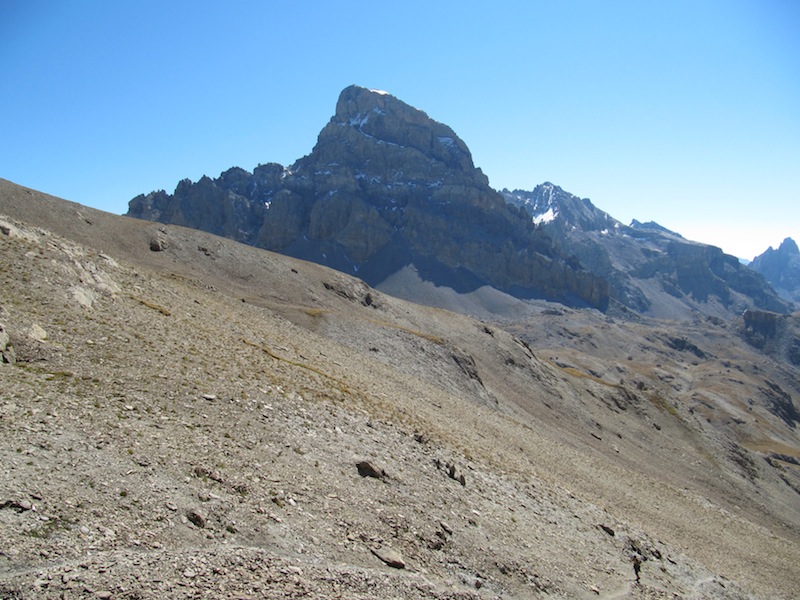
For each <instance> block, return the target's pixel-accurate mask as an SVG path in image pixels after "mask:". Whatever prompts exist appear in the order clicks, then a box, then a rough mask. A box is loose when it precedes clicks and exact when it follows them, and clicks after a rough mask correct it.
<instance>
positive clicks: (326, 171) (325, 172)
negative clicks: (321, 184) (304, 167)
mask: <svg viewBox="0 0 800 600" xmlns="http://www.w3.org/2000/svg"><path fill="white" fill-rule="evenodd" d="M330 174H331V172H330V171H328V170H325V171H314V175H330Z"/></svg>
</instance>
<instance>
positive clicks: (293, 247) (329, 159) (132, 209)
mask: <svg viewBox="0 0 800 600" xmlns="http://www.w3.org/2000/svg"><path fill="white" fill-rule="evenodd" d="M128 215H129V216H133V217H138V218H144V219H149V220H154V221H161V222H164V223H174V224H179V225H186V226H190V227H195V228H199V229H204V230H206V231H210V232H212V233H216V234H219V235H223V236H226V237H229V238H232V239H235V240H238V241H242V242H246V243H248V244H253V245H256V246H259V247H262V248H266V249H269V250H274V251H277V252H281V253H284V254H288V255H290V256H295V257H299V258H303V259H306V260H311V261H314V262H318V263H321V264H324V265H327V266H331V267H334V268H336V269H339V270H341V271H344V272H347V273H352V274H357V275H358V276H359V277H361V278H362V279H364V280H365V281H366V282H367V283H369V284H371V285H378V284H380V283H381V282H382V281H384V280H385V279H386V278H387V277H389V276H390V275H392V274H393V273H395V272H397V271H398V270H400V269H402V268H403V267H406V266H408V265H413V266H414V267H415V269H416V270H417V271H418V272H419V273H420V275H421V276H422V278H423V279H424V280H426V281H429V282H433V283H435V284H436V285H443V286H447V287H450V288H453V289H456V290H458V291H471V290H474V289H477V288H479V287H481V286H484V285H489V286H491V287H494V288H496V289H499V290H502V291H505V292H507V293H510V294H512V295H514V296H517V297H523V298H536V297H538V298H547V299H552V300H558V301H561V302H564V303H567V304H574V305H588V306H592V307H596V308H600V309H601V310H604V309H605V308H606V307H607V305H608V294H609V287H608V283H607V282H606V281H605V279H604V278H603V277H602V276H598V275H596V274H593V273H591V272H590V271H589V270H587V269H585V268H584V267H583V265H582V264H581V262H580V260H579V259H578V258H575V257H572V258H569V259H568V258H566V257H565V256H564V255H562V253H561V252H560V251H559V250H558V248H557V247H555V245H554V244H553V243H552V240H551V239H550V237H549V236H548V235H547V234H546V233H545V232H543V231H540V230H537V229H536V228H535V227H534V225H533V224H532V223H531V222H530V219H529V218H528V217H527V215H526V214H525V213H524V212H522V211H520V210H519V209H518V208H515V207H512V206H509V205H508V204H507V203H506V202H505V199H504V198H503V196H502V195H501V194H499V193H498V192H496V191H495V190H493V189H492V188H490V187H489V183H488V179H487V178H486V176H485V175H484V174H483V173H482V172H481V170H480V169H477V168H475V166H474V164H473V162H472V156H471V154H470V152H469V149H468V148H467V146H466V144H465V143H464V142H463V141H462V140H461V139H460V138H459V137H458V136H457V135H456V134H455V132H453V130H452V129H450V128H449V127H448V126H446V125H444V124H442V123H438V122H436V121H434V120H433V119H431V118H430V117H428V115H426V114H425V113H424V112H422V111H420V110H417V109H415V108H413V107H411V106H409V105H407V104H405V103H403V102H401V101H400V100H398V99H397V98H395V97H393V96H391V95H389V94H386V93H384V92H378V91H374V90H367V89H364V88H360V87H355V86H353V87H349V88H346V89H345V90H344V91H343V92H342V93H341V96H340V98H339V101H338V102H337V105H336V114H335V115H334V116H333V118H332V119H331V121H330V122H329V123H328V124H327V125H326V126H325V128H324V129H323V130H322V132H321V133H320V134H319V138H318V141H317V144H316V146H315V147H314V149H313V151H312V152H311V154H310V155H308V156H306V157H304V158H301V159H300V160H298V161H297V162H295V163H294V165H292V166H291V167H288V168H283V167H282V166H280V165H275V164H268V165H262V166H259V167H258V168H256V169H255V171H254V172H253V173H252V174H251V173H248V172H246V171H244V170H242V169H239V168H234V169H230V170H228V171H226V172H225V173H222V175H221V176H220V177H219V178H218V179H215V180H212V179H209V178H207V177H203V178H202V179H201V180H200V181H198V182H197V183H191V182H189V181H188V180H184V181H182V182H181V183H180V184H178V187H177V188H176V190H175V193H174V194H167V193H166V192H163V191H160V192H153V193H151V194H148V195H141V196H137V197H136V198H134V199H133V200H131V202H130V206H129V211H128Z"/></svg>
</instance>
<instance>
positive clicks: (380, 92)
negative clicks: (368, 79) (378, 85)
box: [370, 90, 390, 96]
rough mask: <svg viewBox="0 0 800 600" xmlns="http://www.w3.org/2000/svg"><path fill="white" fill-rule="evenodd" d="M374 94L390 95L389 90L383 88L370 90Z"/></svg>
mask: <svg viewBox="0 0 800 600" xmlns="http://www.w3.org/2000/svg"><path fill="white" fill-rule="evenodd" d="M370 92H372V93H373V94H380V95H381V96H389V95H390V94H389V92H384V91H383V90H370Z"/></svg>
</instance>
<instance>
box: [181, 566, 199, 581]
mask: <svg viewBox="0 0 800 600" xmlns="http://www.w3.org/2000/svg"><path fill="white" fill-rule="evenodd" d="M183 576H184V577H186V579H194V578H195V577H197V571H195V570H194V569H191V568H190V569H186V570H185V571H184V572H183Z"/></svg>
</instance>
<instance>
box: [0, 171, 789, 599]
mask: <svg viewBox="0 0 800 600" xmlns="http://www.w3.org/2000/svg"><path fill="white" fill-rule="evenodd" d="M0 232H2V233H0V286H2V295H1V296H0V324H2V326H3V334H5V335H6V336H7V337H5V338H4V337H0V341H2V343H3V346H4V348H3V351H4V353H3V356H4V357H5V361H6V362H5V364H2V365H0V389H2V394H1V395H0V429H2V435H0V440H2V441H1V442H0V457H1V458H0V465H2V466H1V467H0V523H1V524H2V525H1V526H0V535H1V536H2V540H0V541H1V542H2V543H0V591H1V592H2V594H0V595H3V596H4V597H12V598H13V597H22V598H51V597H59V596H60V595H64V596H66V597H92V596H94V597H105V598H148V597H162V598H184V597H201V596H207V597H298V598H299V597H305V598H308V597H311V598H331V597H338V598H364V597H375V598H384V597H400V598H498V597H500V598H526V597H530V598H536V597H550V598H553V597H555V598H597V597H600V598H626V597H627V598H673V597H687V598H751V597H752V598H775V597H783V598H790V597H793V596H796V595H797V593H798V590H800V579H798V575H797V574H796V569H795V568H794V567H795V565H796V564H797V561H798V559H800V546H799V545H798V542H799V541H800V532H799V531H798V524H800V517H799V516H798V512H799V511H800V507H799V506H798V498H800V496H798V494H797V492H796V491H795V489H793V487H792V486H796V472H795V471H794V469H796V468H797V467H796V465H794V464H792V463H791V462H786V461H784V460H782V459H780V458H777V457H775V456H772V455H767V457H768V458H770V460H771V461H772V463H774V464H772V463H768V462H767V461H766V460H765V459H764V456H762V455H759V454H757V453H755V452H754V450H759V449H758V448H751V449H748V448H747V447H746V445H744V441H743V440H740V441H741V442H742V443H741V444H739V443H738V442H736V440H737V438H736V435H737V432H738V431H739V430H738V429H736V428H735V427H732V428H726V427H723V426H718V425H719V424H718V423H715V421H714V418H713V415H710V416H709V418H708V420H704V421H702V422H701V421H700V420H699V418H698V417H695V415H696V414H697V413H698V412H699V408H698V407H697V406H693V405H691V404H690V403H687V402H685V401H683V400H682V398H681V397H679V396H676V395H674V394H673V393H672V392H670V391H669V389H668V388H667V386H666V383H663V385H659V386H656V385H655V384H654V383H653V382H654V381H656V380H659V381H662V382H667V381H670V380H669V379H668V377H664V378H662V379H659V373H661V371H664V372H665V373H667V375H671V376H672V377H673V380H671V385H673V388H674V386H677V385H682V386H683V387H682V388H681V390H683V391H684V392H686V393H687V394H690V393H693V392H695V391H696V388H699V387H702V388H703V389H705V390H711V389H717V388H716V386H717V385H718V383H719V379H720V378H721V376H720V375H719V373H718V367H717V363H715V362H708V361H705V360H703V359H700V358H699V357H697V356H696V355H693V356H694V359H689V361H688V363H687V362H686V360H684V355H686V353H687V352H689V353H690V354H691V353H692V346H691V345H689V344H694V345H695V346H696V347H697V348H698V349H700V350H701V351H702V352H705V353H708V355H709V356H712V355H713V357H714V360H715V361H719V360H723V359H722V354H723V350H724V349H725V343H724V341H725V340H726V339H728V338H724V337H721V338H720V341H719V342H718V343H717V342H715V343H714V344H711V343H710V339H709V340H700V341H699V342H698V341H697V340H696V339H695V338H693V337H690V336H688V334H687V335H684V332H682V331H678V330H675V331H673V330H672V329H671V328H666V329H665V330H664V331H661V330H659V329H655V328H650V329H648V328H647V326H646V325H645V324H644V323H639V324H617V323H614V322H613V321H612V320H610V319H608V318H607V317H605V316H602V315H599V313H578V312H575V313H572V312H564V311H561V312H560V314H554V313H552V312H551V313H550V314H545V312H546V311H542V313H541V314H538V316H537V317H536V318H538V319H540V320H538V321H535V322H533V321H531V322H526V323H521V324H518V325H517V327H519V328H521V329H520V330H519V331H516V333H517V334H518V335H517V336H516V337H515V336H514V335H512V334H511V333H509V332H507V331H506V330H505V329H504V328H503V327H500V326H499V325H497V324H490V323H485V322H479V321H476V320H473V319H469V318H467V317H464V316H460V315H456V314H454V313H450V312H446V311H441V310H436V309H430V308H423V307H419V306H416V305H413V304H410V303H406V302H403V301H400V300H397V299H395V298H392V297H390V296H386V295H384V294H381V293H379V292H376V291H375V290H372V289H370V288H369V287H367V286H366V285H364V284H363V283H361V282H360V281H358V280H356V279H353V278H350V277H348V276H346V275H344V274H341V273H338V272H335V271H332V270H329V269H326V268H324V267H321V266H318V265H314V264H311V263H306V262H302V261H298V260H294V259H290V258H287V257H283V256H278V255H275V254H271V253H268V252H264V251H260V250H257V249H254V248H251V247H247V246H243V245H239V244H237V243H234V242H232V241H229V240H224V239H222V238H217V237H214V236H211V235H208V234H204V233H201V232H196V231H191V230H186V229H183V228H180V227H176V226H164V225H159V224H155V223H149V222H143V221H137V220H134V219H128V218H123V217H115V216H113V215H108V214H105V213H100V212H98V211H93V210H91V209H88V208H85V207H82V206H80V205H76V204H72V203H68V202H66V201H62V200H57V199H53V198H50V197H47V196H44V195H42V194H39V193H37V192H34V191H31V190H26V189H24V188H20V187H17V186H14V185H13V184H10V183H8V182H4V181H0ZM556 312H557V311H556ZM579 314H581V315H582V314H585V315H594V316H591V317H589V316H587V317H586V319H587V320H586V321H585V322H583V321H581V320H580V319H582V318H583V317H578V316H577V315H579ZM577 323H581V325H580V328H579V326H578V325H577ZM505 326H508V327H509V328H510V327H511V325H509V324H504V327H505ZM732 327H733V326H730V327H729V329H730V328H732ZM637 328H638V329H637ZM720 329H722V328H720ZM567 330H569V331H570V332H571V333H566V331H567ZM534 331H537V332H538V333H537V334H536V335H533V333H532V332H534ZM676 331H677V332H676ZM548 334H552V335H553V336H557V337H564V336H566V337H565V338H564V339H565V340H567V341H566V342H565V341H561V340H559V341H557V342H556V341H551V342H548V344H546V345H545V344H543V343H540V339H539V337H537V336H542V337H543V338H545V339H546V336H547V335H548ZM709 335H710V334H709ZM0 336H2V334H0ZM647 336H650V338H648V337H647ZM673 338H674V339H685V340H686V344H684V345H681V344H679V343H678V342H674V343H673V345H678V346H681V347H680V348H677V349H676V348H673V349H672V350H670V351H669V352H674V353H676V354H674V355H671V354H669V353H668V352H667V354H665V355H664V356H663V357H661V358H659V359H658V364H651V359H650V358H649V356H650V355H648V354H647V353H644V352H643V353H641V354H636V353H634V352H632V351H631V350H630V349H625V350H622V349H621V346H620V344H621V342H622V340H627V341H628V342H630V343H631V344H634V343H635V344H640V345H646V344H647V343H648V342H646V341H644V340H647V339H650V342H649V343H650V344H651V345H652V346H653V347H654V348H656V347H657V348H661V346H662V342H664V343H669V340H672V339H673ZM634 340H636V341H635V342H634ZM743 343H744V342H743ZM581 344H594V345H595V346H596V348H595V351H593V352H589V351H587V350H586V348H580V346H581ZM743 348H745V349H747V348H752V347H751V346H743ZM602 349H605V351H600V350H602ZM687 349H688V350H687ZM750 351H751V350H748V352H750ZM648 352H649V350H648ZM665 352H666V351H665ZM752 352H756V350H752ZM628 355H630V356H631V357H632V358H631V360H628ZM592 356H597V357H598V358H595V359H592V360H595V361H598V362H597V363H596V364H594V365H592V364H589V362H590V359H591V357H592ZM753 356H758V361H762V362H757V361H756V359H755V358H752V359H751V358H750V355H748V356H747V357H744V355H743V358H742V359H741V360H742V361H743V362H742V363H741V364H740V363H736V364H740V366H741V367H742V369H745V366H744V365H745V363H746V362H747V361H748V360H752V361H753V364H754V365H759V368H761V369H765V368H766V363H764V362H763V361H766V360H767V359H768V355H766V354H763V353H762V354H760V355H753ZM762 357H764V358H762ZM695 359H696V360H695ZM693 360H695V362H697V363H698V364H697V365H691V362H692V361H693ZM728 360H733V359H728ZM737 360H738V359H737ZM617 364H619V366H620V367H621V368H622V370H618V373H619V376H617V374H616V373H614V374H613V376H612V375H611V374H610V369H611V368H614V369H616V368H617V366H616V365H617ZM731 364H732V365H733V363H731ZM689 366H692V367H695V369H694V370H692V369H690V368H689ZM684 367H686V368H685V369H684ZM726 368H730V367H726ZM786 368H787V369H789V368H790V367H788V366H787V367H786ZM703 369H705V370H703ZM733 370H734V371H735V373H734V375H730V376H726V377H728V380H726V381H728V383H727V384H726V385H727V386H728V387H725V388H724V389H720V390H719V393H718V395H717V396H714V395H711V394H710V392H709V393H708V397H706V398H704V400H705V401H706V402H707V403H709V404H710V405H712V406H714V407H715V409H714V410H716V411H718V414H724V411H726V410H728V411H729V410H730V408H729V407H726V406H724V405H723V402H722V399H723V398H728V397H729V394H728V391H727V390H728V388H729V387H731V386H734V385H740V386H744V387H743V389H749V388H747V386H750V385H752V384H753V383H752V382H754V381H756V379H748V378H745V377H744V375H740V374H738V373H740V371H736V369H735V366H734V367H733ZM703 373H707V375H708V377H709V378H710V379H709V381H711V382H712V383H708V384H702V385H701V381H702V377H701V375H703ZM787 373H788V375H786V374H784V375H780V376H778V375H774V374H773V373H771V372H770V373H769V374H765V373H763V371H761V372H759V377H762V378H763V377H769V380H770V381H772V382H773V383H775V384H776V385H778V386H779V387H780V388H781V390H783V391H784V393H785V394H788V395H789V400H790V403H791V402H792V398H793V397H795V396H794V395H795V394H796V393H797V391H796V390H793V389H792V388H791V387H790V386H789V385H788V384H787V383H786V381H787V380H786V379H785V377H790V376H791V373H792V372H791V371H787ZM750 375H753V374H752V373H750ZM753 377H755V375H753ZM735 378H738V379H740V380H741V381H742V383H741V384H736V383H733V382H732V380H733V379H735ZM758 381H761V379H758ZM640 383H641V386H640ZM675 391H676V393H677V390H675ZM656 392H658V393H656ZM715 403H716V404H715ZM690 409H693V410H694V415H693V414H691V413H690V412H689V410H690ZM754 410H755V411H756V412H755V414H756V415H757V418H758V419H760V420H762V421H764V422H765V423H767V424H768V425H769V427H771V428H773V429H774V431H773V429H759V431H761V432H766V433H765V434H764V435H767V434H769V436H770V437H769V439H770V440H772V441H778V440H779V441H781V443H782V444H783V445H784V446H785V448H784V450H785V451H784V452H783V453H782V454H783V455H784V458H790V457H791V456H796V454H791V452H795V449H796V447H797V440H796V437H795V433H794V425H793V424H792V423H785V422H784V421H783V420H782V419H781V418H780V417H779V416H776V414H775V413H774V412H771V411H770V410H769V407H767V406H766V405H764V406H761V405H760V404H759V405H758V406H757V407H756V408H755V409H754ZM781 423H783V425H782V424H781ZM735 442H736V443H735ZM761 450H763V449H761ZM770 451H774V449H772V450H770ZM365 463H367V464H365ZM400 567H402V568H400Z"/></svg>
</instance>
